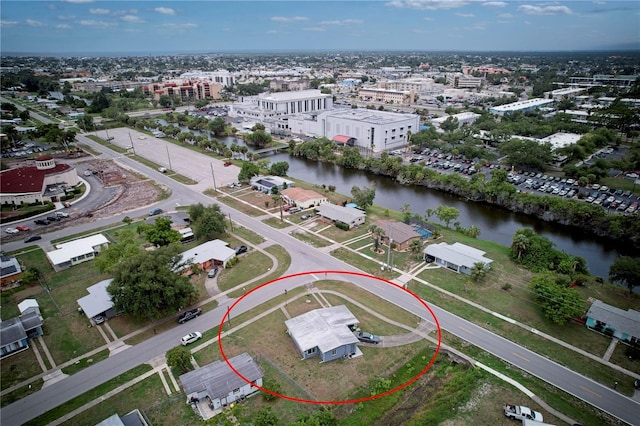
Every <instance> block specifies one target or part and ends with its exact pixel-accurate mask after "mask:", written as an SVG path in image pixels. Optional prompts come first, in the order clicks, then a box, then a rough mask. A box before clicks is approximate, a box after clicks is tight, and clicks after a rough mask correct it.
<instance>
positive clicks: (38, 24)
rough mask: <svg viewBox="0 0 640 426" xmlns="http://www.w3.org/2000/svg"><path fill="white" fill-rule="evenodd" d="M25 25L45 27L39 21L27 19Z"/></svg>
mask: <svg viewBox="0 0 640 426" xmlns="http://www.w3.org/2000/svg"><path fill="white" fill-rule="evenodd" d="M26 22H27V25H29V26H30V27H46V25H45V24H44V23H42V22H40V21H36V20H35V19H27V21H26Z"/></svg>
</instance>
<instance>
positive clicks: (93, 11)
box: [89, 8, 111, 15]
mask: <svg viewBox="0 0 640 426" xmlns="http://www.w3.org/2000/svg"><path fill="white" fill-rule="evenodd" d="M89 13H90V14H92V15H108V14H110V13H111V11H110V10H109V9H100V8H91V9H89Z"/></svg>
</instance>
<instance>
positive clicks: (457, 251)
mask: <svg viewBox="0 0 640 426" xmlns="http://www.w3.org/2000/svg"><path fill="white" fill-rule="evenodd" d="M422 253H423V256H424V260H426V261H431V262H435V263H436V264H438V265H441V266H444V267H445V268H449V269H451V270H453V271H456V272H461V273H463V274H467V275H471V270H472V269H473V265H475V264H476V263H478V262H480V263H483V264H484V265H485V266H491V263H492V262H493V260H491V259H489V258H486V257H484V254H485V252H484V251H482V250H478V249H476V248H473V247H471V246H468V245H466V244H461V243H453V244H447V243H439V244H430V245H428V246H427V247H426V248H425V249H424V250H423V251H422ZM431 259H433V260H431Z"/></svg>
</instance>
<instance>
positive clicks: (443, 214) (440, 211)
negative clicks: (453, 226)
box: [436, 206, 460, 228]
mask: <svg viewBox="0 0 640 426" xmlns="http://www.w3.org/2000/svg"><path fill="white" fill-rule="evenodd" d="M436 216H438V219H440V220H441V221H442V222H444V224H445V226H446V227H447V228H448V227H449V223H451V221H452V220H456V219H457V218H458V216H460V210H458V209H456V208H455V207H450V206H438V208H436Z"/></svg>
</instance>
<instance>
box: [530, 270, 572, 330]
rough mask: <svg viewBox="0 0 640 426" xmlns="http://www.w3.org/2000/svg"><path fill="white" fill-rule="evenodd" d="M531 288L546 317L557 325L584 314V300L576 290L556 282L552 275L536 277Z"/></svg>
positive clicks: (546, 274) (531, 283)
mask: <svg viewBox="0 0 640 426" xmlns="http://www.w3.org/2000/svg"><path fill="white" fill-rule="evenodd" d="M530 286H531V288H532V289H533V291H534V293H535V295H536V300H537V301H538V302H539V303H540V306H542V310H543V312H544V315H545V316H546V317H547V318H549V319H550V320H551V321H553V322H554V323H556V324H565V323H566V322H567V321H568V320H569V319H571V318H576V317H579V316H581V315H582V314H583V313H584V300H582V297H581V296H580V293H578V292H577V291H576V290H574V289H572V288H568V287H566V286H564V285H561V284H559V283H557V282H556V280H555V279H554V277H553V276H552V275H551V274H550V273H545V274H540V275H538V276H536V277H534V278H533V279H532V280H531V282H530Z"/></svg>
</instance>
